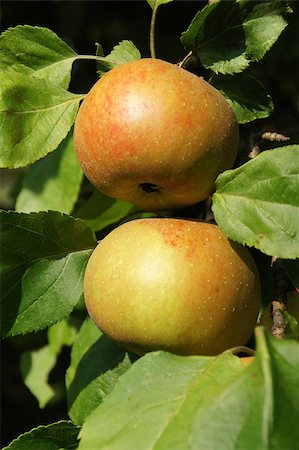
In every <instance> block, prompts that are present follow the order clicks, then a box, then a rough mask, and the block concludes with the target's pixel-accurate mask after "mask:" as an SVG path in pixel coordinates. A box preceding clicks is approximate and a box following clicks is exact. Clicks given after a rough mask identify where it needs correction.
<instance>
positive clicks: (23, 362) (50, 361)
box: [20, 320, 76, 409]
mask: <svg viewBox="0 0 299 450" xmlns="http://www.w3.org/2000/svg"><path fill="white" fill-rule="evenodd" d="M75 336H76V331H75V328H74V327H73V326H71V325H70V324H68V322H67V321H66V320H62V321H61V322H58V323H57V324H55V325H53V326H52V327H50V328H49V329H48V345H46V346H44V347H42V348H40V349H38V350H33V351H28V352H24V353H22V354H21V359H20V366H21V374H22V377H23V380H24V383H25V385H26V386H27V388H28V389H29V390H30V392H31V394H32V395H34V396H35V398H36V399H37V401H38V404H39V407H40V408H41V409H42V408H44V407H45V406H46V405H47V403H48V402H49V401H50V400H52V399H53V397H55V390H54V389H53V388H52V386H51V385H50V384H49V382H48V378H49V375H50V372H51V371H52V369H53V368H54V367H55V365H56V362H57V358H58V355H59V353H60V351H61V349H62V347H63V345H68V346H70V345H72V343H73V341H74V339H75Z"/></svg>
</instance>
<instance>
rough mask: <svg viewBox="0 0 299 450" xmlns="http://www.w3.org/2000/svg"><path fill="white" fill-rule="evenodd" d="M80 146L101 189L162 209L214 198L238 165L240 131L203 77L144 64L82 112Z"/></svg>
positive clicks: (113, 76)
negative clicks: (220, 181)
mask: <svg viewBox="0 0 299 450" xmlns="http://www.w3.org/2000/svg"><path fill="white" fill-rule="evenodd" d="M74 142H75V148H76V152H77V156H78V159H79V161H80V163H81V166H82V169H83V172H84V173H85V175H86V176H87V177H88V178H89V180H90V181H91V183H92V184H93V185H94V186H95V187H96V188H97V189H98V190H100V191H102V192H104V193H105V194H107V195H109V196H111V197H115V198H118V199H122V200H126V201H129V202H131V203H133V204H134V205H136V206H138V207H140V208H143V209H145V210H159V209H160V210H161V209H172V208H176V207H183V206H187V205H191V204H194V203H197V202H199V201H201V200H204V199H205V198H207V197H208V196H209V194H210V193H211V192H212V191H213V189H214V181H215V179H216V177H217V176H218V174H219V173H220V172H223V171H224V170H226V169H229V168H231V167H232V166H233V163H234V161H235V158H236V154H237V149H238V142H239V131H238V125H237V123H236V119H235V116H234V113H233V111H232V109H231V108H230V106H229V104H228V102H227V101H226V99H225V98H224V97H223V95H222V94H221V93H220V92H219V91H218V90H216V89H215V88H214V87H212V86H211V85H210V84H209V83H207V82H206V81H204V79H203V78H200V77H198V76H196V75H194V74H192V73H190V72H188V71H186V70H184V69H182V68H180V67H178V66H177V65H175V64H171V63H168V62H165V61H161V60H158V59H149V58H145V59H141V60H137V61H132V62H129V63H125V64H123V65H120V66H118V67H116V68H114V69H112V70H111V71H110V72H108V73H106V74H105V75H104V76H103V77H102V78H101V79H100V80H99V81H97V82H96V83H95V85H94V86H93V87H92V89H91V90H90V91H89V93H88V94H87V95H86V97H85V99H84V101H83V103H82V105H81V107H80V109H79V112H78V115H77V118H76V122H75V129H74Z"/></svg>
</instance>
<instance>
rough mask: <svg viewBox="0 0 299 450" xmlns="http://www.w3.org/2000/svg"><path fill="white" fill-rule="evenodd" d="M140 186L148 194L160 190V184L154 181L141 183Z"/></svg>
mask: <svg viewBox="0 0 299 450" xmlns="http://www.w3.org/2000/svg"><path fill="white" fill-rule="evenodd" d="M139 187H140V188H141V189H142V190H143V192H146V193H147V194H151V193H152V192H159V186H157V185H156V184H152V183H140V184H139Z"/></svg>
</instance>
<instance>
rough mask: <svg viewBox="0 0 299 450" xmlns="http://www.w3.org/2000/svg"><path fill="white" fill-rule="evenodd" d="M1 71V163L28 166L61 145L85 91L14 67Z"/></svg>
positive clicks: (9, 166)
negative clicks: (69, 88)
mask: <svg viewBox="0 0 299 450" xmlns="http://www.w3.org/2000/svg"><path fill="white" fill-rule="evenodd" d="M0 75H1V85H0V128H1V134H0V148H1V153H0V165H1V167H8V168H17V167H22V166H26V165H28V164H30V163H33V162H34V161H37V160H38V159H40V158H42V157H44V156H46V155H47V154H48V153H50V152H51V151H53V150H55V149H56V148H57V147H58V145H59V144H60V142H61V141H62V140H63V139H64V138H65V137H66V135H67V133H68V132H69V130H70V128H71V126H72V125H73V123H74V121H75V117H76V114H77V110H78V107H79V102H80V100H81V99H83V98H84V95H77V94H72V93H70V92H68V91H66V90H64V89H62V88H61V87H59V86H57V85H56V84H54V83H50V82H49V81H47V80H45V79H39V78H36V77H34V78H30V77H28V76H26V75H24V74H21V73H18V72H14V71H6V72H1V74H0Z"/></svg>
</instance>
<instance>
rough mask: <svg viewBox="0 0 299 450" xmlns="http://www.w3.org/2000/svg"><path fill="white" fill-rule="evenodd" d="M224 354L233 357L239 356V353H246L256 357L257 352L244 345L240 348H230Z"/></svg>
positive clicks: (239, 346)
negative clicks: (229, 354)
mask: <svg viewBox="0 0 299 450" xmlns="http://www.w3.org/2000/svg"><path fill="white" fill-rule="evenodd" d="M223 353H232V354H233V355H237V354H238V353H246V354H247V355H250V356H254V355H255V350H253V349H252V348H250V347H245V346H244V345H238V347H232V348H228V349H227V350H225V351H224V352H223Z"/></svg>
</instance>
